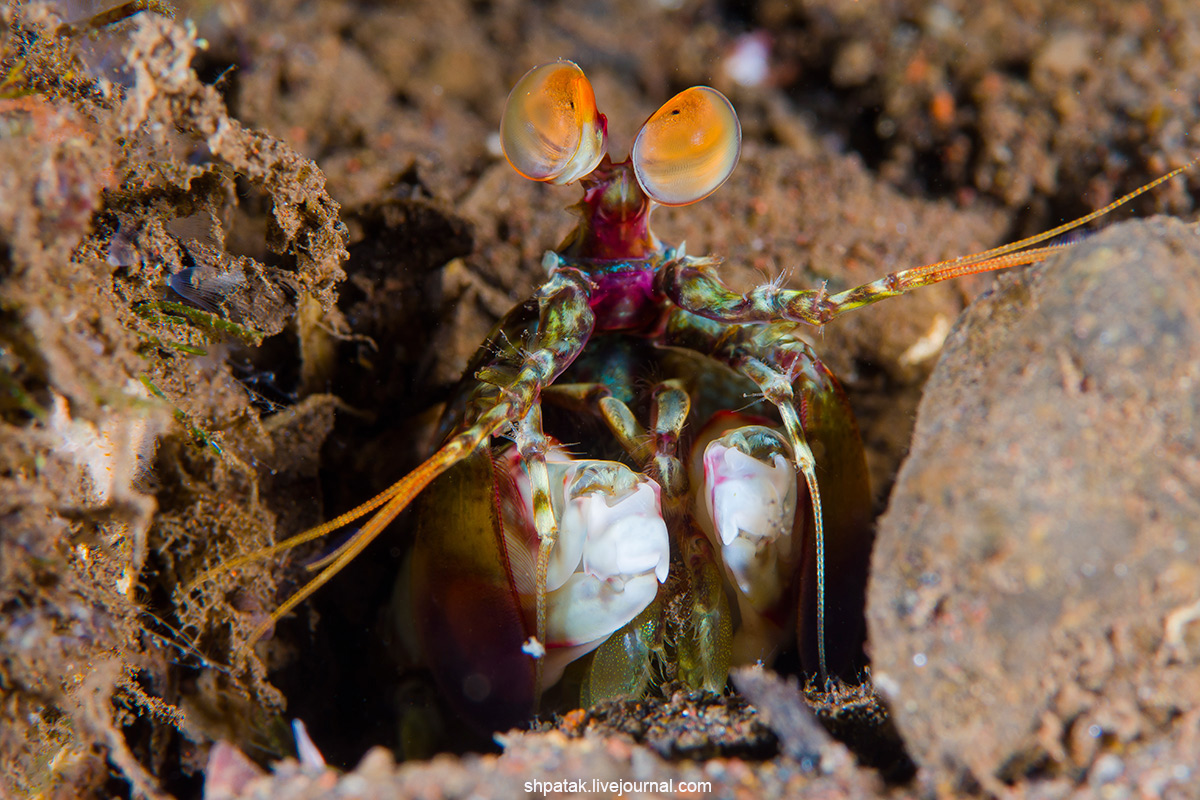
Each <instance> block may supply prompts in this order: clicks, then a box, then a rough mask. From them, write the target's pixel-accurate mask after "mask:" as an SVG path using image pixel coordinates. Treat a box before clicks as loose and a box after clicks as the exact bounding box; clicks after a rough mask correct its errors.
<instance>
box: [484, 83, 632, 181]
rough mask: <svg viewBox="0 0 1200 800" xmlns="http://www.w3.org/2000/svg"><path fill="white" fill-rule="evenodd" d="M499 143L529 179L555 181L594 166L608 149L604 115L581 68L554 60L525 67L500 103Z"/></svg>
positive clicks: (571, 177) (573, 178) (577, 176)
mask: <svg viewBox="0 0 1200 800" xmlns="http://www.w3.org/2000/svg"><path fill="white" fill-rule="evenodd" d="M500 144H501V147H503V148H504V155H505V157H506V158H508V163H509V164H511V165H512V167H513V169H515V170H516V171H517V172H519V173H521V174H522V175H524V176H525V177H526V178H529V179H530V180H535V181H546V182H548V183H554V184H558V185H560V186H561V185H564V184H568V183H572V182H574V181H577V180H579V179H580V178H582V177H584V176H585V175H587V174H589V173H590V172H591V171H592V170H594V169H595V168H596V167H597V166H598V165H599V164H600V161H601V159H603V158H604V155H605V153H606V152H607V150H608V120H607V119H605V117H604V115H603V114H601V113H600V111H599V110H598V109H597V108H596V94H595V92H593V91H592V84H591V83H590V82H589V81H588V79H587V76H585V75H584V74H583V70H581V69H580V68H579V66H578V65H577V64H575V63H573V62H571V61H566V60H559V61H555V62H553V63H550V64H542V65H541V66H538V67H534V68H533V69H531V70H529V72H526V73H525V76H524V77H522V78H521V80H519V81H517V85H516V86H514V87H513V90H512V91H511V92H510V93H509V95H508V102H507V103H505V106H504V116H503V117H502V118H501V121H500Z"/></svg>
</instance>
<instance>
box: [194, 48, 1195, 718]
mask: <svg viewBox="0 0 1200 800" xmlns="http://www.w3.org/2000/svg"><path fill="white" fill-rule="evenodd" d="M607 124H608V123H607V118H606V117H605V116H604V115H603V114H601V113H600V112H599V110H598V109H597V106H596V98H595V95H594V92H593V90H592V87H591V84H590V83H589V82H588V79H587V78H586V77H585V76H584V74H583V72H582V70H581V69H580V68H579V67H578V66H577V65H576V64H574V63H572V62H570V61H565V60H560V61H557V62H553V63H549V64H544V65H541V66H538V67H535V68H534V69H532V70H530V71H529V72H528V73H526V75H525V76H524V77H523V78H521V80H520V81H519V82H518V83H517V84H516V86H515V87H514V88H513V90H512V93H511V94H510V96H509V99H508V102H507V105H506V108H505V111H504V116H503V119H502V122H501V141H502V145H503V149H504V153H505V155H506V157H507V159H508V161H509V162H510V164H511V165H512V166H513V168H514V169H515V170H516V171H517V172H518V173H520V174H521V175H523V176H524V177H526V178H529V179H531V180H535V181H542V182H547V183H551V184H556V185H566V184H571V183H578V184H579V185H580V186H581V187H582V188H583V193H584V194H583V199H582V200H581V201H580V202H579V203H578V205H577V206H575V210H576V211H577V212H578V214H579V216H580V222H579V223H578V225H577V226H576V227H575V229H574V230H573V231H572V232H571V233H570V234H569V235H568V236H567V237H566V239H565V240H564V241H563V243H562V244H561V245H560V246H559V247H558V248H557V249H556V250H553V251H550V252H548V253H547V254H546V255H545V258H544V259H543V266H544V267H545V269H546V271H547V274H548V277H547V278H546V280H545V282H544V283H543V284H542V285H541V286H540V287H539V288H538V289H537V290H536V292H535V293H534V295H533V297H531V298H530V299H529V300H527V301H526V302H524V303H522V304H520V305H518V306H517V307H515V308H513V309H512V310H511V311H510V312H509V313H508V314H507V315H505V316H504V317H503V318H502V319H501V320H500V321H499V322H498V323H497V324H496V326H495V327H494V329H493V330H492V332H491V334H490V335H489V336H488V338H487V339H486V341H485V342H484V343H483V345H482V346H481V347H480V348H479V350H478V352H477V353H476V355H475V356H474V358H473V359H472V360H471V362H470V364H469V366H468V368H467V371H466V374H465V377H464V378H463V380H462V382H461V383H460V385H459V387H458V388H457V390H456V391H455V393H454V394H453V396H452V397H451V398H450V400H449V402H448V405H447V410H446V412H445V414H444V416H443V419H442V421H441V423H440V429H439V436H440V442H441V444H440V446H439V447H438V449H437V450H436V452H434V453H433V455H432V456H430V457H429V458H428V459H427V460H426V461H424V462H423V463H422V464H420V465H419V466H418V467H417V468H416V469H414V470H413V471H412V472H411V473H409V474H408V475H406V476H405V477H403V478H402V479H400V480H399V481H397V482H396V483H395V484H394V485H392V486H391V487H390V488H388V489H387V490H385V491H384V492H382V493H381V494H379V495H378V496H376V497H374V498H372V499H371V500H368V501H367V502H365V503H363V504H361V505H359V506H358V507H357V508H354V509H352V510H351V511H348V512H346V513H344V514H342V515H340V516H338V517H336V518H334V519H332V520H330V521H328V522H326V523H324V524H322V525H320V526H318V527H316V528H313V529H311V530H309V531H306V532H304V533H302V534H299V535H297V536H294V537H292V538H290V539H288V540H286V541H283V542H281V543H279V544H277V545H274V546H272V547H270V548H267V549H265V550H260V551H257V552H255V553H251V554H248V555H246V556H243V557H241V558H239V559H236V560H234V561H232V562H227V563H226V564H223V565H222V566H220V567H218V569H220V570H226V569H230V568H233V567H235V566H237V565H238V564H241V563H245V562H246V561H249V560H252V559H257V558H262V557H264V556H265V555H269V554H272V553H277V552H281V551H283V550H286V549H288V548H291V547H294V546H296V545H297V544H300V543H302V542H305V541H309V540H312V539H314V538H317V537H319V536H323V535H326V534H328V533H330V532H332V531H335V530H337V529H339V528H342V527H343V526H346V525H348V524H349V523H351V522H353V521H355V520H358V519H360V518H362V517H366V516H367V515H371V516H370V518H369V519H368V521H367V522H366V524H365V525H363V527H362V528H361V529H360V530H358V531H357V532H355V533H354V534H353V535H352V536H351V537H350V538H349V539H348V540H347V541H346V542H345V543H344V544H343V545H341V546H340V547H339V548H337V549H336V550H335V551H334V552H333V553H332V554H331V555H329V556H327V557H326V558H324V559H322V561H321V562H319V563H318V564H317V565H315V567H316V568H318V569H320V572H319V573H318V574H317V575H316V577H314V578H313V579H312V580H311V581H310V582H309V583H308V584H307V585H305V586H304V587H303V588H302V589H300V590H299V591H298V592H296V593H295V594H294V595H292V596H291V597H290V598H288V599H287V600H286V601H285V602H284V603H283V604H282V605H280V607H279V608H278V609H276V610H275V611H274V612H273V613H272V614H271V616H270V619H269V620H268V621H267V622H265V623H264V624H263V625H262V626H260V627H259V629H258V630H257V631H256V632H255V633H254V634H253V635H252V637H251V642H252V641H253V640H254V639H257V638H259V637H260V636H261V635H262V634H263V633H264V632H265V631H266V630H267V628H268V627H269V626H270V625H271V624H273V623H274V621H276V620H277V619H279V618H280V617H282V616H283V615H285V614H287V613H288V612H290V611H291V610H292V609H293V608H294V607H295V606H296V605H297V604H298V603H300V602H302V601H303V600H304V599H305V598H307V597H308V596H309V595H311V594H312V593H313V592H314V591H316V590H317V589H318V588H320V587H321V586H322V585H323V584H325V583H326V582H327V581H328V580H329V579H330V578H331V577H332V576H333V575H334V574H335V573H337V572H338V570H339V569H341V568H342V567H343V566H344V565H345V564H347V563H348V562H349V561H350V560H351V559H353V558H355V557H356V556H358V555H359V554H360V553H361V552H362V551H363V549H364V548H365V547H366V546H367V545H368V544H369V543H370V542H371V541H372V540H373V539H374V538H375V537H377V536H378V535H379V533H380V532H381V531H383V530H384V528H386V527H387V526H388V525H389V524H390V523H391V522H392V521H393V520H394V519H395V518H396V516H397V515H398V514H399V513H400V512H401V511H402V510H404V509H405V508H406V507H408V506H410V505H411V506H413V507H414V514H415V539H414V541H413V545H412V553H411V563H410V568H411V576H410V580H409V583H408V589H407V602H408V604H409V605H410V606H411V612H412V614H413V616H414V622H415V629H416V634H417V638H418V639H419V642H418V646H419V649H420V650H421V651H422V652H423V654H424V657H425V658H426V659H427V661H428V662H429V664H430V665H431V666H432V668H433V672H434V674H435V676H436V677H437V679H438V681H439V683H440V684H441V687H442V689H443V690H444V691H445V693H446V695H447V696H448V697H449V698H450V700H451V702H452V703H453V704H454V705H455V706H457V707H458V709H459V710H460V711H461V712H462V713H464V714H465V715H466V716H467V717H469V718H470V719H473V720H476V721H478V722H480V723H481V724H484V725H488V726H492V727H500V726H505V725H511V724H514V723H518V722H520V721H522V720H524V719H527V718H528V717H529V716H530V715H531V714H533V713H534V712H535V710H536V709H537V708H538V705H539V701H540V698H541V697H542V695H543V694H544V693H545V692H546V691H547V690H548V689H549V688H550V687H552V686H555V685H556V684H562V685H566V684H569V685H570V686H571V687H573V688H572V689H571V691H576V690H577V691H578V699H579V700H580V701H581V702H583V703H589V702H593V701H596V700H599V699H604V698H609V697H616V696H627V695H635V696H636V695H639V694H642V693H644V692H646V691H647V689H649V688H650V687H651V686H652V685H653V683H654V682H655V681H656V680H667V679H669V680H678V681H680V682H682V683H683V684H684V685H686V686H689V687H692V688H697V689H709V690H714V691H720V690H721V689H722V688H723V687H724V685H725V682H726V678H727V674H728V671H729V669H730V667H731V665H733V664H738V663H747V662H753V661H756V660H768V661H769V660H770V658H771V657H772V656H773V655H774V654H775V653H777V652H778V651H779V650H780V649H781V648H782V647H784V646H786V645H787V643H788V642H789V641H790V640H791V639H792V637H793V636H795V638H796V642H797V643H798V650H799V654H800V660H801V664H802V666H803V667H804V669H805V670H806V671H808V672H810V673H813V674H816V675H818V676H829V675H835V674H842V675H847V674H850V673H852V672H853V671H854V670H856V669H858V668H859V667H861V666H862V664H863V663H864V657H863V653H862V642H863V638H864V632H863V622H862V605H863V594H864V587H865V584H866V579H867V565H868V554H869V550H870V546H871V540H872V528H871V525H872V521H871V515H870V505H871V503H870V494H869V489H868V484H867V471H866V465H865V460H864V454H863V446H862V443H861V441H860V438H859V433H858V429H857V425H856V423H855V420H854V416H853V414H852V413H851V410H850V407H849V404H848V403H847V400H846V396H845V393H844V392H843V390H842V388H841V386H840V385H839V383H838V381H837V380H836V378H835V377H834V376H833V375H832V374H831V373H830V371H829V370H828V369H827V368H826V367H825V365H824V364H823V363H822V362H821V360H820V358H819V357H818V356H817V354H816V353H815V352H814V350H813V348H812V347H811V345H810V344H809V343H808V342H807V341H806V340H805V338H803V336H802V331H803V329H805V328H806V327H818V328H819V327H820V326H823V325H825V324H827V323H829V322H831V321H833V320H834V319H836V318H838V317H839V316H841V315H842V314H845V313H846V312H848V311H851V310H853V309H856V308H859V307H861V306H865V305H869V304H871V303H875V302H877V301H879V300H882V299H884V298H887V297H895V296H898V295H902V294H905V293H907V292H910V291H912V290H914V289H917V288H919V287H922V286H927V285H930V284H934V283H938V282H940V281H945V280H949V279H951V278H955V277H959V276H962V275H968V274H973V273H980V272H986V271H991V270H997V269H1001V268H1005V267H1011V266H1016V265H1023V264H1030V263H1034V262H1037V261H1040V260H1042V259H1045V258H1046V257H1048V256H1049V255H1051V254H1053V253H1054V252H1056V251H1058V250H1060V249H1061V248H1063V247H1066V246H1068V245H1067V244H1053V243H1051V244H1045V243H1046V242H1047V241H1049V240H1051V239H1053V238H1055V237H1057V236H1059V235H1061V234H1063V233H1064V232H1066V231H1069V230H1071V229H1073V228H1076V227H1078V226H1080V225H1083V224H1086V223H1087V222H1090V221H1091V220H1093V219H1095V218H1097V217H1099V216H1101V215H1103V214H1105V213H1107V212H1109V211H1111V210H1112V209H1114V208H1116V207H1117V206H1119V205H1122V204H1124V203H1126V202H1128V201H1129V200H1131V199H1133V198H1134V197H1136V196H1137V195H1139V194H1141V193H1143V192H1146V191H1148V190H1150V189H1152V188H1154V187H1155V186H1157V185H1159V184H1161V183H1163V182H1164V181H1166V180H1169V179H1170V178H1172V177H1174V176H1176V175H1178V174H1179V173H1181V172H1183V171H1184V170H1186V169H1188V168H1189V167H1190V166H1192V164H1188V165H1186V166H1184V167H1181V168H1179V169H1176V170H1174V171H1172V172H1170V173H1168V174H1166V175H1164V176H1162V177H1160V178H1158V179H1157V180H1155V181H1153V182H1151V183H1149V184H1147V185H1146V186H1143V187H1142V188H1140V189H1138V190H1136V191H1134V192H1131V193H1130V194H1128V195H1126V196H1124V197H1121V198H1120V199H1118V200H1116V201H1115V202H1113V203H1111V204H1109V205H1108V206H1106V207H1104V208H1101V209H1099V210H1097V211H1095V212H1093V213H1091V214H1088V215H1086V216H1084V217H1082V218H1080V219H1078V220H1075V221H1074V222H1070V223H1067V224H1064V225H1060V226H1058V227H1056V228H1054V229H1053V230H1050V231H1047V232H1045V233H1042V234H1039V235H1037V236H1033V237H1030V238H1027V239H1023V240H1021V241H1019V242H1015V243H1013V244H1009V245H1004V246H1001V247H996V248H993V249H990V250H987V251H984V252H981V253H977V254H974V255H971V256H966V257H962V258H957V259H952V260H948V261H942V262H938V263H933V264H928V265H925V266H920V267H916V268H912V269H906V270H902V271H899V272H894V273H891V274H889V275H886V276H884V277H882V278H880V279H878V280H875V281H872V282H870V283H866V284H863V285H861V286H857V287H854V288H851V289H848V290H846V291H843V292H839V293H836V294H828V293H826V292H825V291H824V289H816V290H793V289H787V288H783V287H781V286H779V285H776V284H774V283H768V284H766V285H763V286H759V287H757V288H754V289H752V290H750V291H749V292H746V293H738V292H735V291H732V290H731V289H729V288H728V287H726V286H725V285H724V284H723V283H722V281H721V279H720V277H719V275H718V267H719V263H720V261H719V259H717V258H713V257H697V256H693V255H689V254H687V253H686V252H685V251H684V248H683V247H671V246H669V245H667V244H664V243H663V242H661V241H660V240H659V239H658V238H657V237H656V236H655V235H654V233H653V232H652V230H651V228H650V216H651V212H652V211H653V209H654V208H655V207H656V206H659V205H662V206H683V205H688V204H691V203H694V202H697V201H700V200H702V199H703V198H705V197H707V196H708V195H709V194H711V193H712V192H714V191H715V190H716V189H717V188H718V187H720V185H721V184H722V183H724V182H725V180H726V179H727V178H728V177H729V175H730V174H731V173H732V171H733V169H734V167H735V166H736V164H737V161H738V157H739V153H740V147H741V129H740V125H739V122H738V118H737V115H736V113H735V111H734V109H733V106H732V105H731V104H730V102H729V100H728V99H726V98H725V96H724V95H722V94H721V93H720V92H717V91H716V90H714V89H711V88H708V87H704V86H697V87H692V88H690V89H687V90H685V91H683V92H681V93H680V94H678V95H676V96H675V97H673V98H672V99H670V100H669V101H667V102H666V103H665V104H664V105H663V106H662V107H661V108H660V109H659V110H658V111H656V112H655V113H654V114H653V115H651V116H650V118H649V119H648V120H647V121H646V122H645V123H644V124H643V125H642V127H641V129H640V130H639V132H638V134H637V136H636V138H635V140H634V143H633V147H632V151H631V153H630V155H629V157H628V158H627V159H626V160H624V161H620V162H616V161H614V160H613V159H612V158H611V157H610V156H609V154H608V152H607V149H608V141H607V136H608V133H607ZM1193 163H1194V162H1193ZM208 574H211V573H206V575H208ZM202 578H203V576H202ZM247 644H248V643H247ZM564 676H569V678H570V679H569V680H564Z"/></svg>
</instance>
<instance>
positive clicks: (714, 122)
mask: <svg viewBox="0 0 1200 800" xmlns="http://www.w3.org/2000/svg"><path fill="white" fill-rule="evenodd" d="M500 143H501V145H502V146H503V148H504V155H505V156H506V157H507V158H508V162H509V163H510V164H511V165H512V167H513V169H515V170H516V171H517V172H519V173H520V174H521V175H524V176H525V177H526V178H530V179H532V180H535V181H545V182H547V183H554V184H558V185H564V184H568V183H573V182H575V181H580V183H581V184H582V186H583V190H584V195H583V199H582V200H581V201H580V202H579V204H578V205H576V206H575V210H577V211H578V213H579V216H580V221H579V224H578V225H577V226H576V227H575V229H574V230H572V231H571V233H569V234H568V235H567V237H566V239H564V240H563V242H562V244H561V245H559V248H558V252H559V254H560V255H563V256H567V257H571V258H579V259H591V260H595V261H615V260H622V259H645V258H648V257H650V256H651V255H653V254H656V253H661V252H663V250H664V247H663V245H662V243H661V242H660V241H659V240H658V238H657V237H656V236H655V235H654V233H653V232H652V231H651V230H650V212H651V211H653V210H654V207H655V206H658V205H664V206H686V205H689V204H691V203H695V202H696V201H698V200H702V199H704V198H705V197H708V195H710V194H712V193H713V192H714V191H716V189H717V187H719V186H720V185H721V184H722V183H724V182H725V180H726V179H727V178H728V177H729V176H730V174H731V173H732V172H733V168H734V167H735V166H737V162H738V156H739V155H740V154H741V149H742V127H741V124H740V123H739V122H738V118H737V113H736V112H735V111H734V110H733V105H732V104H731V103H730V102H729V100H728V99H727V98H726V97H725V95H723V94H721V93H720V92H718V91H717V90H716V89H710V88H709V87H707V86H693V87H692V88H691V89H687V90H685V91H682V92H680V93H679V94H677V95H675V96H674V97H672V98H671V99H670V100H668V101H667V102H666V103H665V104H663V106H662V108H660V109H659V110H658V111H656V112H654V114H653V115H651V117H650V119H648V120H646V122H645V124H643V125H642V127H641V129H640V130H639V131H638V134H637V138H635V139H634V142H633V151H632V153H631V154H630V156H629V158H627V159H626V160H624V161H622V162H620V163H614V162H613V161H612V159H610V158H609V157H608V156H607V152H606V151H607V150H608V120H607V119H606V118H605V116H604V115H603V114H601V113H600V111H599V110H598V109H597V108H596V95H595V93H594V92H593V91H592V85H591V84H590V83H589V82H588V79H587V78H586V77H585V76H584V74H583V70H581V69H580V68H579V66H578V65H576V64H574V63H573V62H570V61H566V60H562V59H560V60H559V61H555V62H552V63H549V64H542V65H541V66H539V67H534V68H533V69H531V70H529V72H527V73H525V76H524V77H522V78H521V80H519V81H518V82H517V85H516V86H514V87H513V90H512V92H510V93H509V95H508V102H507V103H506V104H505V106H504V118H503V119H502V120H501V121H500Z"/></svg>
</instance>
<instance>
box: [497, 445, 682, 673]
mask: <svg viewBox="0 0 1200 800" xmlns="http://www.w3.org/2000/svg"><path fill="white" fill-rule="evenodd" d="M546 467H547V469H548V470H549V471H550V476H551V485H552V487H553V492H552V493H553V497H552V498H551V503H552V505H553V507H554V511H555V513H556V516H558V520H557V521H558V539H557V541H556V543H555V547H554V550H553V551H552V552H551V555H550V564H549V570H548V573H547V581H546V588H547V595H546V638H547V639H548V644H553V645H556V646H560V647H561V646H563V645H584V644H588V643H592V644H593V646H599V644H600V643H601V642H602V641H603V640H604V639H605V638H607V637H608V636H609V635H610V634H611V633H613V631H616V630H617V629H619V628H621V627H622V626H624V625H625V624H626V623H628V622H629V621H630V620H632V619H633V618H634V617H636V616H637V615H638V614H640V613H641V612H642V611H643V610H644V609H645V608H646V607H647V606H648V605H650V603H651V602H652V601H653V600H654V597H655V595H656V594H657V593H658V584H659V583H661V582H663V581H665V580H666V579H667V571H668V569H669V567H670V542H669V538H668V536H667V526H666V523H665V522H664V521H663V518H662V501H661V497H660V496H661V491H662V490H661V489H660V487H659V485H658V484H657V483H655V482H654V481H653V480H651V479H650V478H647V477H645V476H644V475H640V474H638V473H635V472H633V470H631V469H629V468H628V467H626V466H624V465H623V464H619V463H616V462H610V461H570V460H567V458H566V456H565V455H563V454H562V453H561V452H560V451H559V452H553V453H550V454H548V457H547V463H546ZM515 477H516V484H517V489H518V492H519V493H520V496H521V498H522V500H523V502H524V505H525V513H526V514H527V515H528V516H529V517H530V518H532V514H533V500H532V496H531V493H530V488H529V481H528V479H527V478H526V477H525V476H524V474H523V472H522V471H521V470H519V469H518V470H516V474H515ZM530 545H531V546H532V551H531V552H533V553H536V547H537V544H536V542H530ZM531 563H532V562H531ZM518 583H523V582H518ZM524 585H531V584H524ZM584 652H586V650H584ZM578 655H582V653H578V654H576V656H575V657H578Z"/></svg>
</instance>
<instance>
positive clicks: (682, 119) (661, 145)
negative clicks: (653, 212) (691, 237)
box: [631, 86, 742, 206]
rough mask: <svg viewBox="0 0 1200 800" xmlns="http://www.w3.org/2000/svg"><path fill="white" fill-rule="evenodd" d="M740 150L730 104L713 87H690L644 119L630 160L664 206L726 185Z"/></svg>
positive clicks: (645, 187)
mask: <svg viewBox="0 0 1200 800" xmlns="http://www.w3.org/2000/svg"><path fill="white" fill-rule="evenodd" d="M741 149H742V126H741V125H740V124H739V123H738V118H737V113H736V112H735V111H734V110H733V105H732V104H731V103H730V102H729V100H728V99H727V98H726V97H725V95H723V94H721V93H720V92H718V91H717V90H716V89H710V88H708V87H707V86H693V87H692V88H691V89H686V90H684V91H682V92H680V93H679V94H677V95H675V96H674V97H672V98H671V99H670V100H668V101H667V102H666V103H665V104H664V105H663V107H662V108H660V109H659V110H658V111H655V112H654V115H653V116H651V117H650V119H648V120H646V124H645V125H643V126H642V129H641V130H640V131H638V135H637V139H635V140H634V142H633V155H632V156H631V159H632V161H633V170H634V172H635V173H636V174H637V179H638V183H640V184H641V185H642V190H643V191H645V192H646V194H647V195H649V196H650V197H651V198H652V199H653V200H655V201H656V202H658V203H661V204H662V205H664V206H686V205H687V204H688V203H694V202H696V201H697V200H702V199H703V198H705V197H707V196H708V195H710V194H712V193H713V192H714V191H715V190H716V188H717V187H718V186H720V185H721V184H722V183H724V182H725V179H726V178H728V177H729V175H730V173H732V172H733V168H734V167H735V166H736V165H737V161H738V155H739V154H740V153H741Z"/></svg>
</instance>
